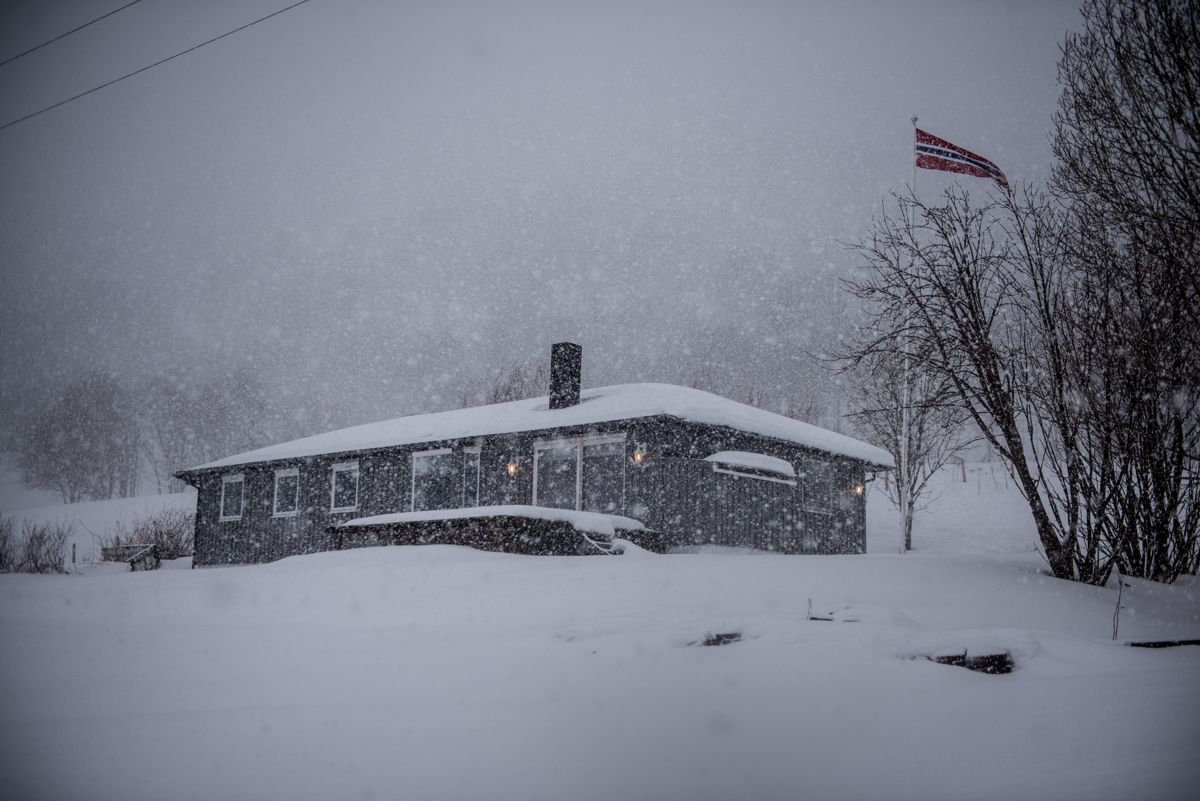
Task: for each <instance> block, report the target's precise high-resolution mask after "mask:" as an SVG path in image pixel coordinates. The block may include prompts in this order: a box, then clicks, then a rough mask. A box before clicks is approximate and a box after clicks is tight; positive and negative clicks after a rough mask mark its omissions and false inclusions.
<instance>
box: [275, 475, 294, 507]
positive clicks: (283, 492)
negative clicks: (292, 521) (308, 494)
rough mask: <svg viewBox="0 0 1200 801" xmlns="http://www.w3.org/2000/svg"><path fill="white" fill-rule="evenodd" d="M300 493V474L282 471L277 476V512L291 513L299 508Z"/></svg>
mask: <svg viewBox="0 0 1200 801" xmlns="http://www.w3.org/2000/svg"><path fill="white" fill-rule="evenodd" d="M299 493H300V476H299V475H297V474H296V473H282V474H277V475H276V476H275V514H277V515H286V514H291V513H293V512H295V511H296V509H297V508H298V504H297V496H298V495H299Z"/></svg>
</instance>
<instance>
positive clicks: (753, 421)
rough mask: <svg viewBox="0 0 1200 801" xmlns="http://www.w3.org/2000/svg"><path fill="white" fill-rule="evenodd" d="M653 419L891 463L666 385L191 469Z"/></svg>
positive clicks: (426, 418)
mask: <svg viewBox="0 0 1200 801" xmlns="http://www.w3.org/2000/svg"><path fill="white" fill-rule="evenodd" d="M660 415H667V416H671V417H678V418H680V419H683V420H688V421H691V422H695V423H707V424H709V425H720V426H729V427H730V428H735V429H738V430H740V431H746V432H748V433H752V434H759V435H762V436H766V437H773V438H775V439H781V440H785V441H787V442H793V443H795V444H797V445H803V446H806V447H809V448H814V449H816V450H821V451H827V452H829V453H834V454H838V455H841V456H848V457H850V458H852V459H858V460H860V461H863V462H868V463H870V464H873V465H878V466H881V467H891V466H892V465H893V462H892V457H891V455H890V454H888V452H887V451H885V450H882V449H881V448H877V447H875V446H874V445H868V444H867V443H865V442H861V441H859V440H856V439H853V438H852V437H847V436H845V435H844V434H837V433H835V432H833V431H829V430H826V429H824V428H818V427H817V426H814V425H809V424H808V423H802V422H800V421H799V420H793V419H792V418H790V417H784V416H783V415H780V414H775V413H774V412H768V411H765V410H763V409H757V408H755V407H753V406H747V405H746V404H744V403H738V402H737V401H732V400H729V399H728V398H722V397H720V396H719V395H713V394H712V393H710V392H704V391H703V390H699V389H691V388H690V387H680V386H675V385H673V384H617V385H614V386H610V387H596V388H594V389H585V390H584V391H583V392H582V394H581V396H580V401H579V403H578V404H576V405H574V406H568V407H567V408H565V409H551V408H549V402H548V398H547V397H546V396H545V395H543V396H542V397H540V398H529V399H526V400H518V401H509V402H508V403H494V404H491V405H490V406H475V407H472V408H469V409H454V410H452V411H447V412H433V413H430V414H414V415H410V416H408V417H397V418H395V419H392V420H384V421H381V422H378V423H368V424H366V425H360V426H353V427H351V428H342V429H338V430H336V431H328V432H326V433H324V434H317V435H315V436H311V437H304V438H303V439H297V440H292V441H291V442H284V443H281V444H278V445H269V446H267V447H265V448H257V449H255V450H252V451H246V452H245V453H238V454H235V455H233V456H228V457H226V458H224V459H217V460H216V461H213V462H208V463H207V464H202V465H197V466H196V467H193V468H191V470H208V469H212V468H217V467H230V466H233V465H241V464H250V463H252V462H269V461H275V460H280V459H297V458H302V457H306V456H320V455H325V454H335V453H347V452H351V451H365V450H371V449H374V448H386V447H391V446H395V445H411V444H416V443H420V442H436V441H439V440H452V439H461V438H464V437H474V436H486V435H489V434H508V433H515V432H520V431H538V430H542V429H551V428H561V427H566V426H580V425H590V424H595V423H604V422H609V421H613V420H625V419H633V418H639V417H657V416H660Z"/></svg>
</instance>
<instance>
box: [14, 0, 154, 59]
mask: <svg viewBox="0 0 1200 801" xmlns="http://www.w3.org/2000/svg"><path fill="white" fill-rule="evenodd" d="M140 2H142V0H133V2H132V3H126V4H125V5H123V6H121V7H120V8H117V9H114V10H112V11H110V12H108V13H107V14H105V15H103V16H100V17H96V18H95V19H94V20H92V21H91V22H85V23H83V24H82V25H80V26H79V27H78V28H72V29H71V30H69V31H67V32H66V33H60V34H59V35H58V36H55V37H54V38H53V39H47V40H46V41H44V42H42V43H41V44H40V45H34V46H33V47H31V48H29V49H28V50H26V51H25V52H23V53H17V54H16V55H15V56H12V57H11V58H6V59H4V60H3V61H0V67H3V66H4V65H5V64H7V63H9V62H10V61H16V60H17V59H18V58H20V57H21V56H27V55H29V54H30V53H32V52H33V51H34V50H41V49H42V48H43V47H45V46H46V45H49V44H54V43H55V42H57V41H58V40H59V39H62V38H64V37H67V36H70V35H71V34H73V33H75V32H76V31H82V30H83V29H84V28H86V27H87V26H89V25H95V24H96V23H97V22H99V21H100V20H102V19H104V18H105V17H111V16H112V15H113V14H116V13H117V12H118V11H124V10H125V9H127V8H129V7H130V6H136V5H137V4H138V3H140Z"/></svg>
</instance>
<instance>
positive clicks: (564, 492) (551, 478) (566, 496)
mask: <svg viewBox="0 0 1200 801" xmlns="http://www.w3.org/2000/svg"><path fill="white" fill-rule="evenodd" d="M577 453H578V448H577V447H576V446H574V445H567V446H563V447H554V448H541V449H539V450H538V451H537V501H536V502H537V505H538V506H551V507H554V508H556V509H574V508H576V507H575V469H576V461H577V459H578V457H577V455H576V454H577Z"/></svg>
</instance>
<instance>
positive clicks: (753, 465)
mask: <svg viewBox="0 0 1200 801" xmlns="http://www.w3.org/2000/svg"><path fill="white" fill-rule="evenodd" d="M704 461H706V462H715V463H717V464H720V465H724V466H726V467H744V468H747V469H749V470H762V471H763V472H764V473H775V474H776V475H780V476H786V477H787V478H795V477H796V468H794V467H792V465H791V464H790V463H788V462H787V461H785V460H783V459H780V458H778V457H776V456H767V455H766V454H765V453H751V452H750V451H718V452H717V453H714V454H713V455H712V456H705V457H704Z"/></svg>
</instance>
